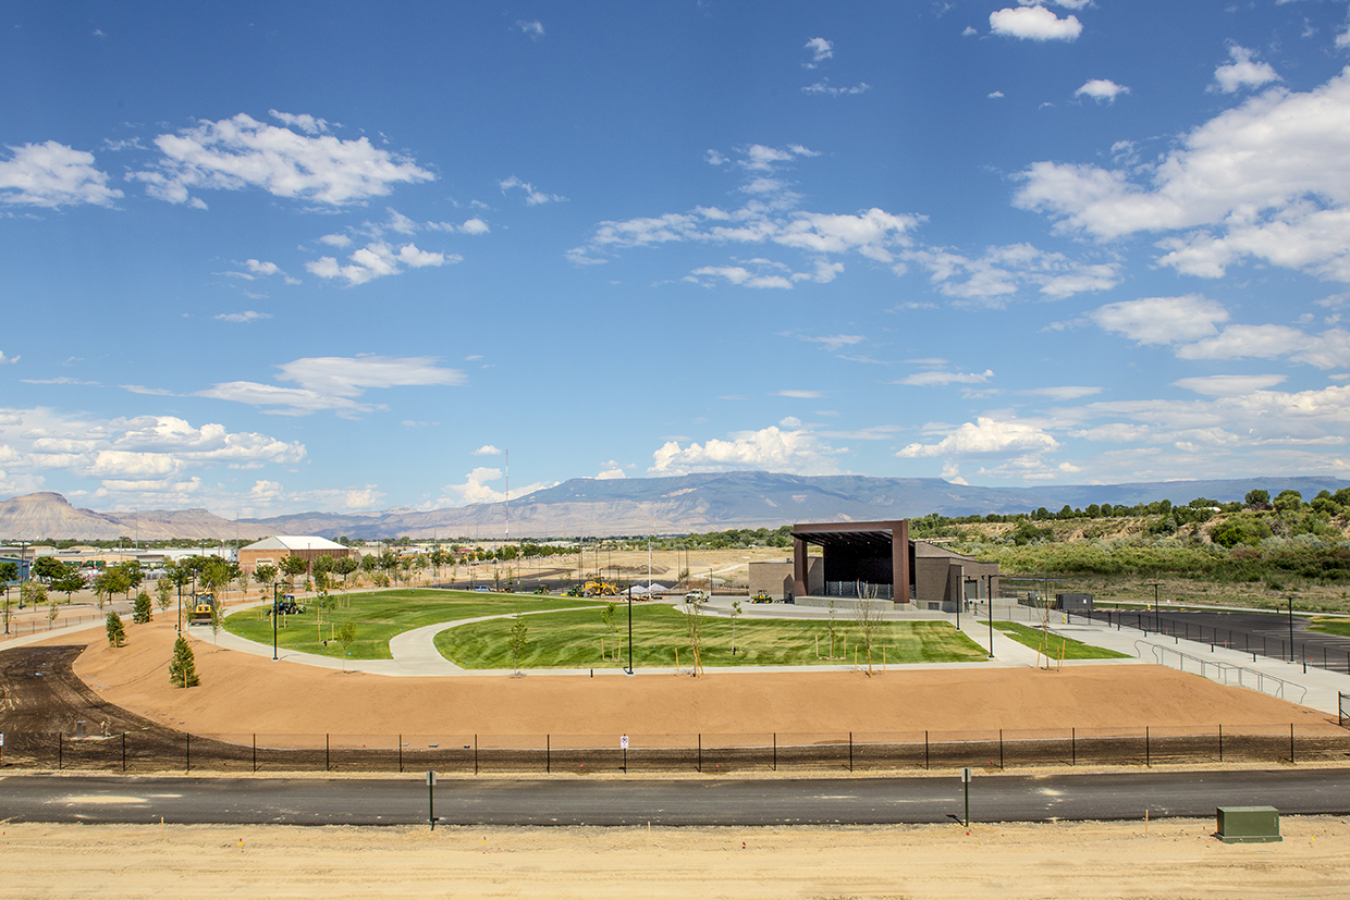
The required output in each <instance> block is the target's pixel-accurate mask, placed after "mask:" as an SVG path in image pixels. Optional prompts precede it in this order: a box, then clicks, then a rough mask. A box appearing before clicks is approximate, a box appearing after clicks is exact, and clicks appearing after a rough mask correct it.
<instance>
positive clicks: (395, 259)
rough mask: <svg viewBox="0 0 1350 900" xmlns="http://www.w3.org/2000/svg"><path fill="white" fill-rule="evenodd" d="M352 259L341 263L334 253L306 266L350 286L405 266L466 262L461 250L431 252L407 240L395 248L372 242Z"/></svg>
mask: <svg viewBox="0 0 1350 900" xmlns="http://www.w3.org/2000/svg"><path fill="white" fill-rule="evenodd" d="M348 259H349V260H350V262H349V263H348V264H346V265H342V264H341V263H339V262H338V261H337V259H336V258H334V257H332V256H321V257H319V258H318V259H316V260H311V261H310V262H307V263H305V268H306V269H308V270H309V271H310V272H311V273H313V274H314V275H317V276H319V277H320V278H324V279H329V280H334V279H340V280H342V281H345V282H347V284H348V285H357V284H365V283H366V282H367V281H373V280H374V279H376V278H383V277H384V276H386V275H397V274H399V273H401V272H403V271H404V270H405V269H421V268H425V267H427V266H443V265H446V264H447V263H449V264H451V265H453V264H454V263H458V262H463V260H464V257H462V256H460V255H459V254H458V253H451V254H445V253H432V252H430V251H427V250H421V249H419V248H418V247H417V245H416V244H413V243H408V244H404V245H403V246H401V247H399V248H398V249H395V248H393V247H391V246H390V245H389V244H386V243H385V242H384V241H372V242H370V243H369V244H366V245H365V246H364V247H362V248H360V249H359V250H357V251H355V252H354V253H352V254H351V255H350V256H349V257H348Z"/></svg>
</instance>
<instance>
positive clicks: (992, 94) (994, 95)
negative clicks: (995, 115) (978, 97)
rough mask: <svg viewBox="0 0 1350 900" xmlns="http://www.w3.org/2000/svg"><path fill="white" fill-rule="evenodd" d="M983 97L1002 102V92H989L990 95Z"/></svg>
mask: <svg viewBox="0 0 1350 900" xmlns="http://www.w3.org/2000/svg"><path fill="white" fill-rule="evenodd" d="M985 96H986V97H987V98H988V99H990V100H1002V99H1003V92H1002V91H991V92H990V93H988V94H986V95H985Z"/></svg>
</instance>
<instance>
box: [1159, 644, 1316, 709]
mask: <svg viewBox="0 0 1350 900" xmlns="http://www.w3.org/2000/svg"><path fill="white" fill-rule="evenodd" d="M1140 644H1143V645H1144V646H1145V647H1148V648H1150V649H1151V650H1152V651H1153V659H1154V661H1156V662H1157V663H1158V665H1160V666H1167V667H1168V668H1169V669H1170V668H1175V669H1176V670H1177V671H1179V672H1185V671H1188V670H1187V669H1186V660H1191V661H1193V662H1194V663H1195V664H1196V666H1197V667H1198V668H1199V670H1200V672H1199V674H1200V675H1201V676H1202V677H1204V678H1208V679H1210V680H1211V681H1217V682H1220V683H1221V684H1226V685H1232V684H1234V682H1233V681H1232V680H1230V679H1231V676H1232V673H1234V672H1236V673H1237V681H1236V684H1237V686H1238V687H1243V688H1247V689H1248V690H1251V691H1258V692H1260V693H1262V694H1268V695H1269V696H1272V697H1278V698H1279V699H1281V700H1288V699H1289V698H1288V697H1286V696H1285V689H1286V688H1293V689H1295V690H1298V691H1301V692H1302V693H1300V694H1299V696H1298V699H1297V700H1292V701H1290V702H1292V703H1300V704H1301V703H1302V702H1303V698H1304V697H1306V696H1308V689H1307V688H1306V687H1304V686H1303V685H1301V684H1295V683H1294V682H1292V681H1286V680H1285V679H1283V678H1281V677H1279V676H1278V675H1271V674H1269V673H1268V672H1262V671H1261V670H1260V669H1252V668H1248V667H1247V666H1239V665H1237V664H1235V663H1227V662H1220V661H1218V660H1214V659H1206V658H1205V657H1203V656H1195V655H1193V654H1190V653H1185V652H1183V651H1181V650H1178V649H1176V648H1175V647H1168V646H1166V645H1165V644H1154V643H1152V642H1151V641H1145V640H1138V641H1135V642H1134V649H1135V655H1137V656H1138V657H1139V658H1140V659H1143V657H1144V654H1143V652H1142V651H1140V649H1139V645H1140ZM1169 653H1170V654H1172V655H1174V656H1175V657H1176V658H1177V664H1176V665H1175V666H1172V665H1171V664H1170V663H1169V662H1168V661H1167V654H1169ZM1211 668H1212V669H1214V670H1215V672H1216V673H1217V677H1216V676H1215V675H1211V674H1210V671H1209V670H1210V669H1211ZM1251 680H1255V682H1256V685H1255V686H1252V685H1251V684H1249V683H1248V682H1249V681H1251ZM1267 681H1273V682H1275V684H1276V685H1277V687H1276V689H1275V690H1274V691H1267V690H1266V682H1267Z"/></svg>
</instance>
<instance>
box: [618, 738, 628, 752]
mask: <svg viewBox="0 0 1350 900" xmlns="http://www.w3.org/2000/svg"><path fill="white" fill-rule="evenodd" d="M619 749H620V750H627V749H628V735H626V734H625V735H624V736H623V737H621V738H619Z"/></svg>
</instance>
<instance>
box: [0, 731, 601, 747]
mask: <svg viewBox="0 0 1350 900" xmlns="http://www.w3.org/2000/svg"><path fill="white" fill-rule="evenodd" d="M3 743H4V742H3V741H0V745H3ZM619 748H620V749H622V750H627V749H628V735H626V734H625V735H623V736H621V737H620V738H619Z"/></svg>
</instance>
